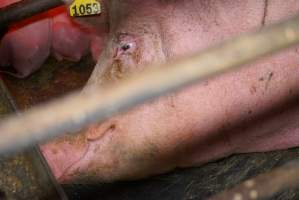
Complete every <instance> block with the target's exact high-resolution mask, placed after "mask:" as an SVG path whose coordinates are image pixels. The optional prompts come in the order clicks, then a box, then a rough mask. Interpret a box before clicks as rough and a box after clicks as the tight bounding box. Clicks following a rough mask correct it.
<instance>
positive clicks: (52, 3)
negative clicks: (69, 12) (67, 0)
mask: <svg viewBox="0 0 299 200" xmlns="http://www.w3.org/2000/svg"><path fill="white" fill-rule="evenodd" d="M61 5H64V3H63V1H62V0H23V1H21V2H18V3H14V4H12V5H9V6H7V7H4V8H1V9H0V24H1V26H3V25H5V26H7V25H9V24H11V23H14V22H18V21H21V20H23V19H25V18H28V17H31V16H34V15H36V14H39V13H42V12H44V11H47V10H49V9H51V8H55V7H58V6H61Z"/></svg>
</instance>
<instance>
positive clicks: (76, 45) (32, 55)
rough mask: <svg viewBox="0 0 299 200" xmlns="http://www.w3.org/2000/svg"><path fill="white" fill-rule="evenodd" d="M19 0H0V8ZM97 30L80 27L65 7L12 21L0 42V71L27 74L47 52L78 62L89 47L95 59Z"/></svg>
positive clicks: (37, 67)
mask: <svg viewBox="0 0 299 200" xmlns="http://www.w3.org/2000/svg"><path fill="white" fill-rule="evenodd" d="M18 1H19V0H9V1H4V2H0V7H4V6H7V5H9V4H12V3H16V2H18ZM98 34H99V32H96V30H95V29H91V28H86V27H85V28H82V27H80V25H79V24H78V23H76V22H75V21H74V19H72V18H71V17H70V16H69V15H68V14H67V10H66V9H65V7H59V8H56V9H53V10H51V11H49V12H47V13H43V14H40V15H38V16H35V17H32V18H30V19H27V20H25V21H22V22H20V23H18V24H15V25H14V26H13V27H12V28H11V29H10V31H9V32H8V33H7V34H6V35H5V36H4V38H3V39H2V41H0V71H4V72H7V73H10V74H12V75H14V76H17V77H27V76H28V75H30V74H32V73H33V72H34V71H36V70H37V69H39V68H40V67H41V66H42V64H43V63H44V62H45V60H46V59H47V58H48V56H49V55H50V54H52V55H54V56H55V57H56V58H57V59H58V60H62V59H67V60H70V61H79V60H80V59H81V58H82V57H83V56H85V55H86V54H87V53H88V52H89V49H90V48H91V53H92V55H93V57H94V59H95V60H96V59H97V56H98V54H99V53H98V52H96V51H95V50H94V49H101V45H102V42H101V41H100V40H99V39H98V40H97V42H93V45H92V47H91V46H90V41H91V40H93V41H94V38H95V37H97V35H98Z"/></svg>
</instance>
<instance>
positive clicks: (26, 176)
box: [0, 79, 67, 200]
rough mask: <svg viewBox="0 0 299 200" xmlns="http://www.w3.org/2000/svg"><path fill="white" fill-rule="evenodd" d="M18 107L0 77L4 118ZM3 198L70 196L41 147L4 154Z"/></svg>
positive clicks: (0, 188)
mask: <svg viewBox="0 0 299 200" xmlns="http://www.w3.org/2000/svg"><path fill="white" fill-rule="evenodd" d="M15 111H16V106H15V105H14V102H13V100H12V98H11V97H10V94H9V93H8V91H7V89H6V87H5V86H4V83H3V82H2V80H1V79H0V118H1V117H4V116H5V115H6V114H8V113H10V112H15ZM0 199H1V200H2V199H32V200H40V199H43V200H44V199H45V200H54V199H55V200H56V199H67V197H66V195H65V194H64V192H63V190H62V188H61V187H60V186H59V185H58V184H57V183H56V181H55V179H54V177H53V175H52V174H51V172H50V170H49V168H48V166H47V163H46V162H45V160H44V158H43V156H42V155H41V153H40V151H39V149H38V148H37V147H33V148H31V149H28V150H26V151H25V152H22V153H18V154H16V155H3V156H1V157H0Z"/></svg>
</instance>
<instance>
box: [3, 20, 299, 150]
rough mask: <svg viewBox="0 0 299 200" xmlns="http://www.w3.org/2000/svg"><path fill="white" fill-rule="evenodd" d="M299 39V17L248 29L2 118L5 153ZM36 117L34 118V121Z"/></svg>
mask: <svg viewBox="0 0 299 200" xmlns="http://www.w3.org/2000/svg"><path fill="white" fill-rule="evenodd" d="M298 42H299V16H297V17H295V18H292V19H290V20H288V21H285V22H283V23H280V24H276V25H272V26H270V27H267V28H265V29H263V30H260V31H259V32H255V33H249V34H245V35H243V36H240V37H237V38H235V39H233V40H230V41H227V42H224V43H221V44H219V45H217V46H214V47H212V48H209V49H207V50H206V51H203V52H201V53H199V54H196V55H193V56H190V57H188V58H185V59H181V60H177V61H176V62H171V63H167V64H165V65H163V66H156V67H154V68H152V69H151V68H149V69H151V70H148V71H145V72H143V73H140V74H137V75H134V76H132V77H130V78H128V79H125V80H122V81H119V82H118V83H116V84H114V85H111V86H109V87H99V86H95V87H94V88H93V89H90V90H88V91H85V92H84V94H82V92H77V93H74V94H71V95H68V96H66V97H64V98H61V99H58V100H56V101H53V102H50V103H48V104H44V105H40V106H37V107H35V108H32V109H30V110H28V111H26V112H24V113H22V114H21V115H19V116H16V115H14V116H10V117H9V118H6V119H4V120H2V121H1V122H0V154H1V153H2V154H3V153H8V152H15V151H17V150H21V149H23V148H25V147H28V146H30V145H33V144H35V143H37V142H44V141H46V140H48V139H51V138H54V137H56V136H59V135H62V134H64V133H66V132H69V131H71V130H74V129H80V128H83V127H84V126H87V125H89V124H90V123H95V122H101V121H103V120H105V119H107V118H108V117H111V116H112V115H115V114H117V113H119V112H123V111H126V110H128V109H129V108H131V107H133V106H136V105H138V104H141V103H144V102H145V101H147V100H150V99H153V98H155V97H159V96H161V95H165V94H166V93H169V92H173V91H175V90H178V89H180V88H182V87H184V86H187V85H190V84H193V83H195V82H196V81H200V80H203V79H205V78H207V77H211V76H212V75H213V76H214V75H217V74H220V73H223V72H226V71H228V70H232V69H235V68H237V67H240V66H242V65H244V64H246V63H249V62H251V61H254V60H256V59H258V58H259V57H261V56H265V55H269V54H270V53H273V52H277V51H278V50H281V49H284V48H286V47H289V46H292V45H294V44H297V43H298ZM33 122H34V123H33Z"/></svg>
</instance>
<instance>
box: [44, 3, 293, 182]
mask: <svg viewBox="0 0 299 200" xmlns="http://www.w3.org/2000/svg"><path fill="white" fill-rule="evenodd" d="M106 5H107V10H108V13H109V15H108V16H109V36H108V40H107V43H106V44H105V48H104V49H103V50H102V53H101V59H100V62H98V64H97V65H96V68H95V70H94V72H93V74H92V76H91V78H90V80H89V82H88V85H87V86H86V89H88V88H92V87H93V86H94V85H106V84H109V83H110V82H117V81H119V80H120V79H123V78H125V77H127V76H128V75H130V74H133V73H138V72H140V71H142V70H144V69H145V68H147V67H148V66H150V65H151V64H156V63H163V62H166V61H169V60H172V59H175V58H177V57H179V56H185V55H188V54H191V53H193V52H197V51H200V50H202V49H204V48H206V47H209V46H211V45H213V44H215V43H217V42H220V41H223V40H224V39H227V38H230V37H233V36H236V35H239V34H241V33H243V32H246V31H249V30H251V29H253V28H255V29H256V28H258V29H259V28H261V27H262V26H264V25H267V24H269V23H273V22H275V21H277V20H280V19H283V18H285V17H288V16H290V15H292V14H294V13H297V12H298V11H299V3H294V1H291V0H289V1H280V0H273V1H269V2H268V3H265V2H264V1H258V0H253V1H252V0H247V1H244V0H238V1H235V0H229V1H220V0H215V1H158V0H157V1H156V0H153V1H141V0H124V1H115V0H111V1H108V2H106ZM240 8H242V9H240ZM236 16H237V17H236ZM298 64H299V58H298V53H297V47H295V48H293V49H290V50H288V51H285V52H283V53H280V54H278V55H275V56H271V57H268V58H265V59H263V60H260V61H258V62H256V63H254V64H251V65H249V66H247V67H246V68H243V69H240V70H238V71H235V72H230V73H227V74H223V75H221V76H218V77H215V78H211V79H209V80H206V81H204V82H201V83H197V84H195V85H193V86H189V87H187V88H185V89H183V90H180V91H178V92H175V93H172V94H168V95H166V96H164V97H161V98H159V99H157V100H154V101H151V102H148V103H146V104H144V105H141V106H138V107H136V108H134V109H132V110H130V111H129V112H126V113H122V114H119V115H117V116H115V117H112V118H111V119H109V120H107V121H105V122H104V123H101V124H94V125H92V126H90V127H88V128H87V129H86V130H84V131H82V133H81V134H79V135H76V136H69V135H67V136H65V137H62V138H59V139H58V140H56V141H53V142H50V143H48V144H45V145H42V146H41V149H42V152H43V153H44V155H45V157H46V159H47V161H48V163H49V165H50V167H51V169H52V170H53V172H54V174H55V176H56V177H57V179H58V180H59V181H61V182H93V181H104V182H109V181H116V180H124V179H136V178H141V177H147V176H150V175H154V174H159V173H163V172H166V171H169V170H172V169H174V168H179V167H190V166H200V165H202V164H204V163H206V162H209V161H211V160H216V159H219V158H222V157H225V156H229V155H231V154H234V153H246V152H257V151H270V150H275V149H283V148H288V147H294V146H297V145H298V144H299V138H298V127H299V122H298V118H299V109H298V106H297V102H298V101H297V100H298V95H299V91H298V85H299V79H298V73H299V68H298ZM153 81H155V80H153ZM83 93H84V91H83Z"/></svg>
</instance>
